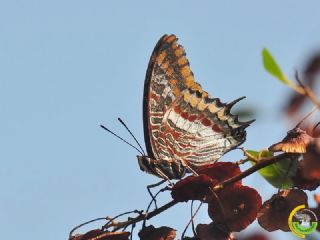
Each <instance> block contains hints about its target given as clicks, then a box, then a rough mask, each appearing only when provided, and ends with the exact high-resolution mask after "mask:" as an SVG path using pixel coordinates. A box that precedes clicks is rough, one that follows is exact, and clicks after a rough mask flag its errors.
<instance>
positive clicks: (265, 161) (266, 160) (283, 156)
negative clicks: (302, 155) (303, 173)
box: [214, 153, 293, 190]
mask: <svg viewBox="0 0 320 240" xmlns="http://www.w3.org/2000/svg"><path fill="white" fill-rule="evenodd" d="M292 155H293V153H282V154H279V155H277V156H273V157H268V158H264V159H261V160H260V161H259V162H258V163H257V164H256V165H254V166H252V167H251V168H249V169H247V170H245V171H244V172H242V173H240V174H239V175H237V176H234V177H232V178H229V179H227V180H225V181H223V182H221V183H220V184H218V185H216V186H215V187H214V189H215V190H217V189H221V188H224V187H225V186H228V185H230V184H232V183H235V182H237V181H239V180H241V179H243V178H245V177H247V176H249V175H251V174H252V173H254V172H256V171H258V170H260V169H261V168H264V167H267V166H269V165H271V164H273V163H276V162H279V161H281V160H284V159H288V157H290V156H292Z"/></svg>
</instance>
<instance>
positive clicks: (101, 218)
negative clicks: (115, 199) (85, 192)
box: [69, 217, 108, 239]
mask: <svg viewBox="0 0 320 240" xmlns="http://www.w3.org/2000/svg"><path fill="white" fill-rule="evenodd" d="M106 219H108V217H100V218H96V219H93V220H90V221H87V222H84V223H81V224H80V225H78V226H75V227H74V228H73V229H72V230H71V231H70V233H69V239H71V238H72V234H73V233H74V231H75V230H77V229H78V228H81V227H82V226H84V225H87V224H89V223H93V222H96V221H101V220H106Z"/></svg>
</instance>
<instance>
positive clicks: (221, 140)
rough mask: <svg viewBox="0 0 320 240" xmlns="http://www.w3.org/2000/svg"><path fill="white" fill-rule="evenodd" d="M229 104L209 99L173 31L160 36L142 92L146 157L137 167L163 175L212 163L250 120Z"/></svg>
mask: <svg viewBox="0 0 320 240" xmlns="http://www.w3.org/2000/svg"><path fill="white" fill-rule="evenodd" d="M241 99H243V98H240V99H237V100H235V101H233V102H231V103H229V104H225V103H222V102H221V101H220V99H219V98H212V97H210V96H209V94H208V93H207V92H205V91H204V90H203V89H202V88H201V86H200V84H198V83H196V82H195V80H194V76H193V73H192V71H191V69H190V66H189V62H188V60H187V58H186V54H185V51H184V49H183V47H182V46H181V45H179V44H178V43H177V38H176V36H175V35H164V36H163V37H162V38H161V39H160V40H159V41H158V43H157V44H156V46H155V48H154V50H153V53H152V55H151V58H150V61H149V65H148V69H147V73H146V79H145V84H144V96H143V120H144V121H143V122H144V137H145V143H146V148H147V153H148V156H138V163H139V166H140V168H141V170H143V171H145V172H147V173H151V174H153V175H156V176H158V177H160V178H163V179H180V178H182V177H183V176H184V175H185V174H186V173H187V172H192V171H196V170H197V169H198V168H199V167H202V166H204V165H208V164H212V163H214V162H216V161H217V160H218V159H219V158H220V157H221V156H222V155H223V154H225V153H226V152H228V151H230V150H232V149H234V148H235V147H237V146H239V145H240V144H242V143H243V142H244V141H245V138H246V131H245V128H246V127H248V126H249V124H250V123H251V121H250V122H246V123H242V122H239V121H238V117H237V116H236V115H232V114H231V113H230V109H231V107H232V106H233V105H234V104H235V103H236V102H238V101H239V100H241Z"/></svg>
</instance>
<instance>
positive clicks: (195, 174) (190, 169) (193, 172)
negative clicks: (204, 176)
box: [185, 165, 199, 176]
mask: <svg viewBox="0 0 320 240" xmlns="http://www.w3.org/2000/svg"><path fill="white" fill-rule="evenodd" d="M185 167H186V169H188V171H189V172H191V173H192V174H193V175H194V176H199V174H198V173H197V172H196V171H195V170H193V169H192V168H191V167H189V166H188V165H186V166H185Z"/></svg>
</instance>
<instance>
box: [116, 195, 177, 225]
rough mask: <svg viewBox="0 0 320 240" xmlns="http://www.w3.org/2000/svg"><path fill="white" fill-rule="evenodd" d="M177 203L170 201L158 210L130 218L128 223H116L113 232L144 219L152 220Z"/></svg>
mask: <svg viewBox="0 0 320 240" xmlns="http://www.w3.org/2000/svg"><path fill="white" fill-rule="evenodd" d="M177 203H178V202H177V201H175V200H172V201H171V202H168V203H167V204H165V205H163V206H161V207H160V208H156V209H155V210H153V211H152V212H149V213H145V214H140V215H139V216H137V217H135V218H130V219H129V220H128V221H125V222H118V223H117V224H116V225H115V226H114V229H113V231H117V230H118V229H120V228H123V227H125V226H128V225H131V224H136V223H137V222H140V221H143V220H145V219H147V220H148V219H150V218H153V217H154V216H156V215H158V214H160V213H162V212H163V211H165V210H167V209H169V208H171V207H173V206H174V205H176V204H177Z"/></svg>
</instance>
